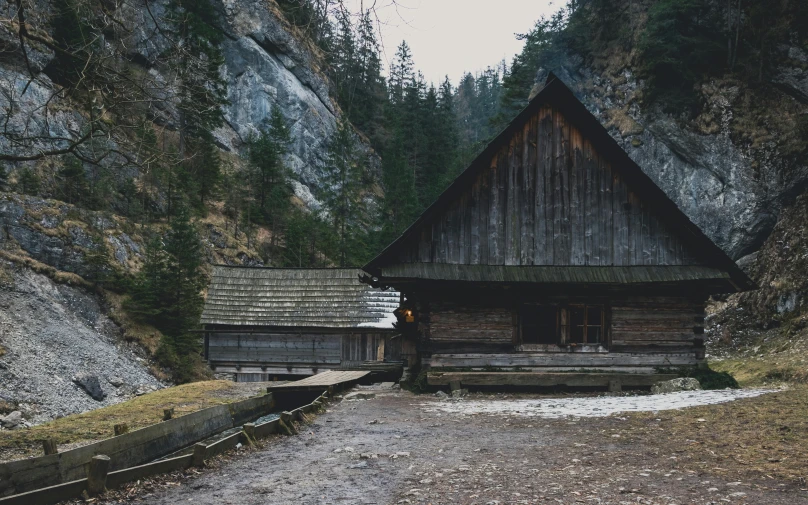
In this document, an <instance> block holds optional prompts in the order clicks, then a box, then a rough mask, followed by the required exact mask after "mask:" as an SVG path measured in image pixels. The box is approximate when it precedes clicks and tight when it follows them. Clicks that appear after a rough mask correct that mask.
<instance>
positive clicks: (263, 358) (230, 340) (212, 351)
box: [208, 332, 342, 366]
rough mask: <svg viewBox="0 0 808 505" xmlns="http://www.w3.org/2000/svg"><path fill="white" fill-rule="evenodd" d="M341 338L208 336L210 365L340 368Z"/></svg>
mask: <svg viewBox="0 0 808 505" xmlns="http://www.w3.org/2000/svg"><path fill="white" fill-rule="evenodd" d="M341 337H342V336H341V335H339V334H335V335H323V334H316V333H215V332H212V333H210V336H209V344H208V361H210V362H211V363H214V364H215V363H217V362H227V363H245V364H246V363H261V364H270V363H280V364H290V365H295V364H307V365H318V364H320V365H335V366H336V365H339V363H340V351H341Z"/></svg>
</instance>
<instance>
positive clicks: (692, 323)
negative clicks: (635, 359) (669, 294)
mask: <svg viewBox="0 0 808 505" xmlns="http://www.w3.org/2000/svg"><path fill="white" fill-rule="evenodd" d="M703 334H704V304H703V303H696V302H693V301H690V300H687V299H685V298H649V299H647V300H643V301H632V302H631V303H626V302H616V303H614V304H613V305H612V309H611V346H610V350H611V351H613V352H620V351H624V352H666V351H667V352H678V351H686V350H691V351H692V350H694V349H696V348H697V347H701V344H702V343H703V342H697V341H699V340H703V337H704V335H703Z"/></svg>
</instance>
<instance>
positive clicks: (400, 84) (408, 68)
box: [389, 40, 415, 105]
mask: <svg viewBox="0 0 808 505" xmlns="http://www.w3.org/2000/svg"><path fill="white" fill-rule="evenodd" d="M414 79H415V74H414V73H413V62H412V51H410V46H409V44H407V41H406V40H404V41H401V44H400V45H399V46H398V49H396V54H395V57H394V58H393V62H392V64H391V65H390V78H389V92H390V102H391V103H392V104H393V105H398V104H400V103H401V102H403V101H404V91H405V90H406V89H407V87H408V86H410V85H411V83H412V81H413V80H414Z"/></svg>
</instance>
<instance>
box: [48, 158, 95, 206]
mask: <svg viewBox="0 0 808 505" xmlns="http://www.w3.org/2000/svg"><path fill="white" fill-rule="evenodd" d="M56 180H57V181H59V185H58V188H59V192H60V195H61V197H62V200H64V201H65V202H67V203H72V204H74V205H80V204H81V203H82V202H83V201H84V200H85V199H86V198H87V196H88V194H89V186H88V184H87V174H86V173H85V172H84V166H83V165H82V164H81V161H79V159H78V158H76V157H74V156H70V155H68V156H67V157H66V158H64V166H63V167H62V168H61V170H59V171H58V172H57V174H56Z"/></svg>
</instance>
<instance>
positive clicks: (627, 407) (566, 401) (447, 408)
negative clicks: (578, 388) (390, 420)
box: [420, 389, 778, 419]
mask: <svg viewBox="0 0 808 505" xmlns="http://www.w3.org/2000/svg"><path fill="white" fill-rule="evenodd" d="M777 391H778V390H777V389H724V390H710V391H680V392H677V393H667V394H661V395H647V396H598V397H584V398H542V399H536V400H491V401H486V400H471V401H460V402H440V403H434V402H432V403H422V404H420V406H421V407H423V408H424V409H423V410H424V411H425V412H447V413H451V414H488V415H491V416H524V417H543V418H547V419H558V418H563V417H605V416H608V415H611V414H617V413H619V412H656V411H660V410H675V409H681V408H685V407H695V406H697V405H713V404H716V403H726V402H731V401H733V400H737V399H740V398H752V397H755V396H760V395H763V394H766V393H774V392H777Z"/></svg>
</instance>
